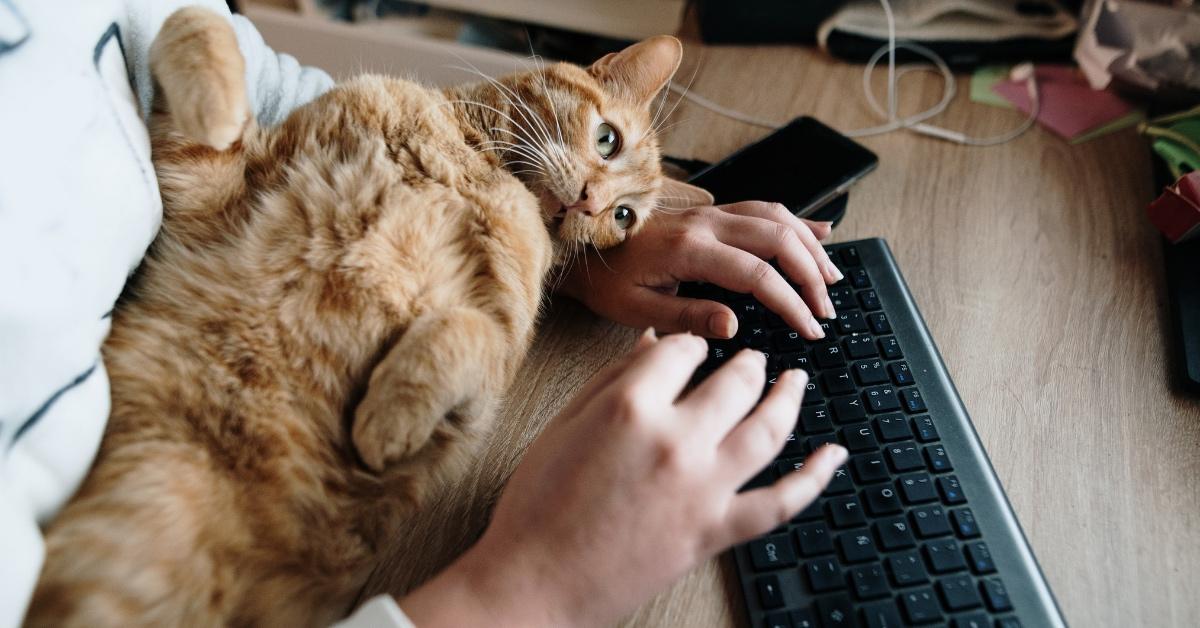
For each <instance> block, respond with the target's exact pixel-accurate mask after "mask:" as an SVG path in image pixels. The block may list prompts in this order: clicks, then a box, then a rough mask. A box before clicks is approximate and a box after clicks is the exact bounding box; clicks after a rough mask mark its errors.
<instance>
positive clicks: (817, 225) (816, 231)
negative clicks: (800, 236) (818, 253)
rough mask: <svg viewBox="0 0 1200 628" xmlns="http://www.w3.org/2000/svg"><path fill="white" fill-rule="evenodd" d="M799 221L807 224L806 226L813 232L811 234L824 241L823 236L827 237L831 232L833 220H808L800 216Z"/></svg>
mask: <svg viewBox="0 0 1200 628" xmlns="http://www.w3.org/2000/svg"><path fill="white" fill-rule="evenodd" d="M800 222H802V223H804V224H806V225H808V228H809V229H810V230H812V232H813V236H815V237H816V238H817V240H818V241H820V242H824V241H825V238H828V237H829V236H830V235H832V234H833V222H831V221H829V220H809V219H807V218H801V219H800Z"/></svg>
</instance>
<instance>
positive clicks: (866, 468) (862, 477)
mask: <svg viewBox="0 0 1200 628" xmlns="http://www.w3.org/2000/svg"><path fill="white" fill-rule="evenodd" d="M850 466H851V468H853V469H854V477H855V478H856V479H858V483H859V484H873V483H875V482H882V481H884V480H886V479H888V470H887V465H885V464H884V463H883V458H882V457H880V456H879V454H867V455H862V456H855V457H854V458H853V459H852V460H851V462H850Z"/></svg>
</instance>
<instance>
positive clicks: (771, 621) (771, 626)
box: [763, 611, 792, 628]
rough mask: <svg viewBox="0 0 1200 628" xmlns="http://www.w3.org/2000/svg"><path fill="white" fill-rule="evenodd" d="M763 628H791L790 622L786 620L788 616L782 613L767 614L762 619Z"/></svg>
mask: <svg viewBox="0 0 1200 628" xmlns="http://www.w3.org/2000/svg"><path fill="white" fill-rule="evenodd" d="M763 626H764V628H792V620H791V619H789V618H788V614H787V613H784V612H782V611H780V612H778V613H768V614H767V616H766V617H764V618H763Z"/></svg>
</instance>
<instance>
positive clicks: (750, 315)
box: [729, 301, 767, 329]
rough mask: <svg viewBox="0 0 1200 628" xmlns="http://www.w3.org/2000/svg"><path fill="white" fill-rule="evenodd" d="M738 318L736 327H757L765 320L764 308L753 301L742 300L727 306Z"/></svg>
mask: <svg viewBox="0 0 1200 628" xmlns="http://www.w3.org/2000/svg"><path fill="white" fill-rule="evenodd" d="M729 308H730V309H732V310H733V313H734V315H736V316H737V319H738V328H739V329H742V328H745V327H758V326H761V325H762V324H763V323H764V322H765V321H766V310H767V309H766V308H765V307H763V306H762V304H761V303H757V302H755V301H743V302H741V303H737V304H734V305H730V306H729Z"/></svg>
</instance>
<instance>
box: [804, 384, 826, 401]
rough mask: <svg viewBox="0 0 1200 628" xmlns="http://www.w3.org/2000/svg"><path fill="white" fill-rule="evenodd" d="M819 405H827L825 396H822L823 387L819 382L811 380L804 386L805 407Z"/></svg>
mask: <svg viewBox="0 0 1200 628" xmlns="http://www.w3.org/2000/svg"><path fill="white" fill-rule="evenodd" d="M818 403H825V395H822V394H821V387H820V386H818V385H817V381H816V380H813V379H810V380H808V383H807V384H805V385H804V405H806V406H811V405H813V404H818Z"/></svg>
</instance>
